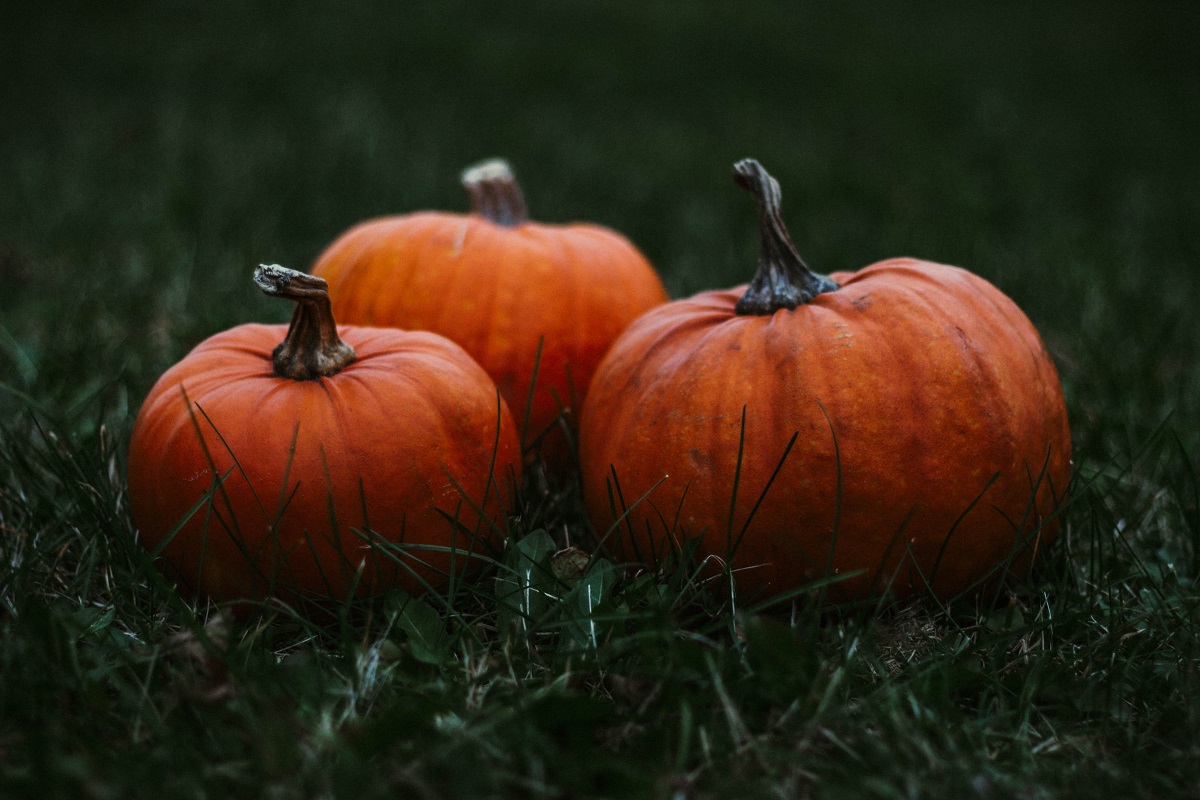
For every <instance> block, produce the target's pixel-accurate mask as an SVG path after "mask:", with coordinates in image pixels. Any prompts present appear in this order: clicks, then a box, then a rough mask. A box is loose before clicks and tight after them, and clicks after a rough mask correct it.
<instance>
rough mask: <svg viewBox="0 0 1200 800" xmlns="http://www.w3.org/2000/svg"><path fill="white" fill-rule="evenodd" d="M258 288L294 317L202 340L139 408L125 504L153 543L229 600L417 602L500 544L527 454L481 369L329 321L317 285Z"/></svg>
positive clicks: (209, 591)
mask: <svg viewBox="0 0 1200 800" xmlns="http://www.w3.org/2000/svg"><path fill="white" fill-rule="evenodd" d="M254 279H255V281H256V282H257V283H258V285H259V286H260V288H262V290H263V291H264V292H266V293H267V294H268V295H272V296H277V297H283V298H287V299H290V300H293V301H295V302H296V303H297V306H296V310H295V313H294V314H293V316H292V321H291V324H290V325H289V326H283V325H241V326H239V327H236V328H233V329H231V330H228V331H224V332H223V333H219V334H217V335H215V336H212V337H211V338H209V339H207V340H205V341H204V342H201V343H200V344H199V345H198V346H197V347H196V348H195V349H194V350H192V351H191V353H189V354H188V355H187V356H186V357H184V359H183V360H182V361H180V362H179V363H178V364H176V365H175V366H173V367H171V369H169V370H167V372H166V373H165V374H164V375H163V376H162V377H161V378H159V380H158V382H157V383H156V384H155V385H154V387H153V388H152V389H151V391H150V394H149V396H148V397H147V398H146V401H145V403H144V404H143V405H142V408H141V410H140V411H139V413H138V417H137V420H136V422H135V424H134V429H133V436H132V440H131V442H130V445H129V498H130V507H131V509H132V512H133V517H134V520H135V522H136V523H137V525H138V529H139V531H140V536H141V539H142V542H143V543H144V544H145V545H146V547H148V548H150V549H151V550H152V551H155V552H157V551H158V550H160V549H161V554H162V556H163V558H164V559H165V560H166V562H167V564H169V566H170V569H171V571H172V572H173V573H174V575H175V577H176V578H177V579H178V580H179V581H180V582H181V583H182V584H184V585H185V586H186V587H188V588H190V589H191V590H193V591H195V592H198V593H199V594H201V595H204V596H208V597H211V598H214V599H217V600H230V599H242V598H260V597H263V596H266V595H268V594H277V595H280V596H283V597H287V598H330V597H332V598H335V599H337V598H342V597H345V596H346V595H347V594H348V593H349V592H351V591H353V590H355V589H356V588H357V590H358V591H360V592H363V593H365V592H375V591H378V590H380V589H382V588H384V587H386V586H388V585H391V584H399V585H400V586H402V587H404V588H405V589H407V590H408V591H410V592H419V591H422V589H423V587H424V586H426V585H429V584H432V585H437V584H440V583H442V582H444V580H445V579H446V577H447V576H448V575H449V574H450V573H451V571H452V570H459V569H461V568H463V567H464V566H466V565H467V564H468V563H470V562H471V561H472V560H473V559H472V555H480V554H483V553H486V552H487V551H488V550H489V549H490V548H492V547H493V546H494V545H495V544H497V543H498V542H499V540H500V539H499V537H500V536H501V535H502V532H503V527H504V501H505V500H506V499H507V496H508V493H509V492H510V491H511V487H512V484H513V482H514V481H515V480H516V479H517V477H518V475H519V471H520V466H521V462H520V449H519V444H518V441H517V435H516V427H515V424H514V423H513V421H512V419H511V417H510V415H509V412H508V408H507V406H505V405H504V403H503V401H502V400H501V399H500V398H499V397H498V395H497V391H496V387H495V385H494V384H493V383H492V381H491V380H490V379H489V378H488V376H487V375H486V374H485V373H484V372H483V370H482V369H481V368H480V367H479V366H478V365H477V364H476V363H475V362H474V361H473V360H472V359H471V357H470V356H468V355H467V354H466V353H465V352H464V351H463V350H462V348H460V347H459V346H458V345H456V344H454V343H452V342H450V341H448V340H447V339H444V338H442V337H440V336H436V335H434V334H431V333H425V332H404V331H397V330H388V329H372V328H358V327H352V326H346V327H342V328H341V329H338V328H337V326H336V325H335V324H334V319H333V316H332V314H331V312H330V306H329V298H328V295H327V294H326V291H325V282H324V281H323V280H321V279H320V278H313V277H311V276H308V275H304V274H303V273H299V272H295V271H293V270H287V269H284V268H282V267H277V266H265V265H264V266H262V267H259V268H258V270H257V271H256V272H255V276H254ZM281 339H282V343H281V342H280V340H281Z"/></svg>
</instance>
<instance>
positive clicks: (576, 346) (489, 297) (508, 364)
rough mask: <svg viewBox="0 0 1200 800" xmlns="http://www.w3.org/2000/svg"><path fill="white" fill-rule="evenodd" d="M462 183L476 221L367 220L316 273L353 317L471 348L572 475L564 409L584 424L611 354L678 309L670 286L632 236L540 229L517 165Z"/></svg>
mask: <svg viewBox="0 0 1200 800" xmlns="http://www.w3.org/2000/svg"><path fill="white" fill-rule="evenodd" d="M463 185H464V186H465V187H466V190H467V192H468V194H469V195H470V198H471V210H472V213H471V214H469V215H461V214H451V213H443V212H434V211H424V212H418V213H414V214H407V215H403V216H392V217H384V218H381V219H375V220H370V221H368V222H363V223H361V224H359V225H357V226H356V227H354V228H351V229H350V230H349V231H347V232H346V233H344V234H342V235H341V236H340V237H339V238H338V239H337V240H336V241H334V242H333V244H331V245H330V246H329V247H328V248H327V249H326V250H325V252H324V253H322V254H321V256H320V257H319V258H318V259H317V261H316V263H315V264H314V266H313V268H312V274H314V275H318V276H320V277H322V278H325V279H326V280H327V281H328V282H329V295H330V298H331V299H332V301H333V309H334V312H335V313H336V314H337V316H338V319H341V320H342V321H344V322H349V323H354V324H361V325H386V326H394V327H399V328H407V329H411V330H428V331H433V332H435V333H439V334H441V335H443V336H446V337H447V338H449V339H452V340H453V341H455V342H457V343H458V344H460V345H462V347H463V348H464V349H465V350H466V351H467V352H468V353H470V354H471V355H472V356H473V357H474V358H475V359H476V360H477V361H478V362H479V363H480V364H481V365H482V366H483V368H484V369H485V370H487V373H488V374H489V375H491V376H492V378H493V380H495V381H496V385H497V386H499V387H500V392H501V394H503V395H504V399H505V400H506V401H507V402H508V404H509V407H510V408H512V409H513V413H514V417H515V419H516V421H517V423H518V425H523V426H524V428H525V431H524V432H525V435H526V442H525V444H526V446H530V445H532V444H534V443H539V442H540V443H541V450H542V455H543V457H544V458H545V459H546V461H547V463H548V464H550V465H551V466H552V467H555V468H561V467H562V466H564V465H565V464H566V462H567V460H568V448H567V439H566V437H565V436H564V435H563V433H562V431H561V430H559V429H558V427H557V421H558V420H559V418H560V415H562V414H563V412H564V411H566V412H568V413H567V419H568V421H569V422H570V424H571V426H572V428H573V427H574V425H575V423H576V421H575V418H574V416H572V414H577V413H578V409H579V408H580V407H581V404H582V402H583V399H584V396H585V395H586V393H587V388H588V384H589V383H590V382H591V378H592V373H593V372H594V371H595V369H596V365H597V364H598V363H599V362H600V358H601V357H602V356H603V355H604V353H605V351H606V350H607V349H608V347H609V345H610V344H612V342H613V340H614V339H615V338H616V337H617V335H618V334H620V332H621V331H622V330H624V329H625V326H627V325H628V324H629V323H630V322H632V321H633V319H634V318H635V317H637V316H638V315H639V314H641V313H642V312H643V311H646V310H647V309H649V308H652V307H654V306H656V305H659V304H661V303H663V302H666V300H667V295H666V290H665V289H664V288H663V285H662V282H661V281H660V280H659V278H658V275H657V274H656V273H655V272H654V269H653V267H651V266H650V263H649V262H648V261H647V260H646V259H645V257H644V256H643V255H642V254H641V253H640V252H638V250H637V248H636V247H634V246H633V245H632V244H631V243H630V242H629V240H628V239H626V238H625V237H623V236H621V235H620V234H618V233H616V232H614V231H611V230H609V229H607V228H602V227H599V226H597V225H591V224H585V223H576V224H571V225H547V224H541V223H537V222H530V221H529V220H528V218H527V213H526V210H525V201H524V198H523V195H522V193H521V190H520V187H519V186H518V185H517V182H516V179H515V178H514V176H513V174H512V171H511V170H510V169H509V167H508V165H507V164H506V163H505V162H503V161H489V162H486V163H484V164H480V165H478V166H476V167H473V168H471V169H468V170H467V171H466V172H464V173H463ZM539 348H540V359H539ZM535 366H536V368H537V376H536V379H537V386H536V390H535V392H534V394H533V402H532V405H528V400H529V395H530V384H531V382H532V381H533V379H534V369H535ZM526 415H528V421H527V423H526Z"/></svg>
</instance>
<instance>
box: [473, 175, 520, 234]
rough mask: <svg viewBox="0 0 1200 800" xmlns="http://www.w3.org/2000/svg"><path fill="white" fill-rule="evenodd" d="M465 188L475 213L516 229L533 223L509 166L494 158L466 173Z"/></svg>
mask: <svg viewBox="0 0 1200 800" xmlns="http://www.w3.org/2000/svg"><path fill="white" fill-rule="evenodd" d="M462 185H463V188H464V189H466V190H467V196H468V197H469V198H470V199H471V211H473V212H475V213H476V214H480V215H482V216H483V217H484V218H486V219H489V220H491V221H492V222H495V223H496V224H497V225H504V226H507V227H510V228H515V227H516V226H517V225H520V224H521V223H522V222H526V221H528V219H529V213H528V212H527V211H526V210H525V196H524V195H523V194H521V187H520V185H519V184H518V183H517V178H516V176H515V175H513V171H512V167H510V166H509V165H508V162H507V161H505V160H503V159H500V158H493V159H491V160H489V161H483V162H480V163H479V164H476V165H474V166H472V167H468V168H467V169H465V170H463V174H462Z"/></svg>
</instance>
